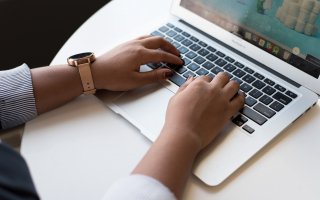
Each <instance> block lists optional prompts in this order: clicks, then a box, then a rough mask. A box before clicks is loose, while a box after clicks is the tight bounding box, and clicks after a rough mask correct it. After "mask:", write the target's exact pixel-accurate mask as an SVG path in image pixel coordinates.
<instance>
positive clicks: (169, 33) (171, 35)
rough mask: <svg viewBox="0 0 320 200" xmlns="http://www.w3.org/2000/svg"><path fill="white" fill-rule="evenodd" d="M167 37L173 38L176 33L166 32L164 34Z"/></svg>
mask: <svg viewBox="0 0 320 200" xmlns="http://www.w3.org/2000/svg"><path fill="white" fill-rule="evenodd" d="M166 34H167V36H169V37H174V36H175V35H177V32H175V31H173V30H170V31H168V32H166Z"/></svg>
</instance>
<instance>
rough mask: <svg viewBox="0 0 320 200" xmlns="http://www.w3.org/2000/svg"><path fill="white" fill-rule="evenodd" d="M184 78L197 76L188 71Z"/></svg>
mask: <svg viewBox="0 0 320 200" xmlns="http://www.w3.org/2000/svg"><path fill="white" fill-rule="evenodd" d="M183 76H184V77H186V78H189V77H190V76H193V77H195V76H196V74H195V73H193V72H191V71H187V72H186V73H184V74H183Z"/></svg>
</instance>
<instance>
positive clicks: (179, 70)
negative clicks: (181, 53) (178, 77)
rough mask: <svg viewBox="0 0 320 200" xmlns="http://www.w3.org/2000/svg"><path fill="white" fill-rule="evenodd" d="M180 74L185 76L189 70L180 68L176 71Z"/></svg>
mask: <svg viewBox="0 0 320 200" xmlns="http://www.w3.org/2000/svg"><path fill="white" fill-rule="evenodd" d="M176 71H177V72H178V73H179V74H183V73H185V72H186V71H187V69H186V68H185V67H180V68H178V69H177V70H176Z"/></svg>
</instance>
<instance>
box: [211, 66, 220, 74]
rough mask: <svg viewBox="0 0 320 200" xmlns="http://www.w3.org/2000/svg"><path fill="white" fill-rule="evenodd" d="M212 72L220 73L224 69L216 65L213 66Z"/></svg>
mask: <svg viewBox="0 0 320 200" xmlns="http://www.w3.org/2000/svg"><path fill="white" fill-rule="evenodd" d="M211 72H213V73H215V74H218V73H219V72H223V69H221V68H220V67H215V68H213V70H211Z"/></svg>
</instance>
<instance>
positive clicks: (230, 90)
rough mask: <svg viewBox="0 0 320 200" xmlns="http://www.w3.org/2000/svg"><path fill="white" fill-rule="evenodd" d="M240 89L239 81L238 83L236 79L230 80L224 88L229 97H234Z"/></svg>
mask: <svg viewBox="0 0 320 200" xmlns="http://www.w3.org/2000/svg"><path fill="white" fill-rule="evenodd" d="M239 89H240V85H239V83H237V82H236V81H229V82H228V83H227V84H226V85H225V87H224V88H223V92H224V93H225V94H226V95H227V97H228V98H229V99H232V98H233V97H234V96H235V95H236V94H237V93H238V92H239Z"/></svg>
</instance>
